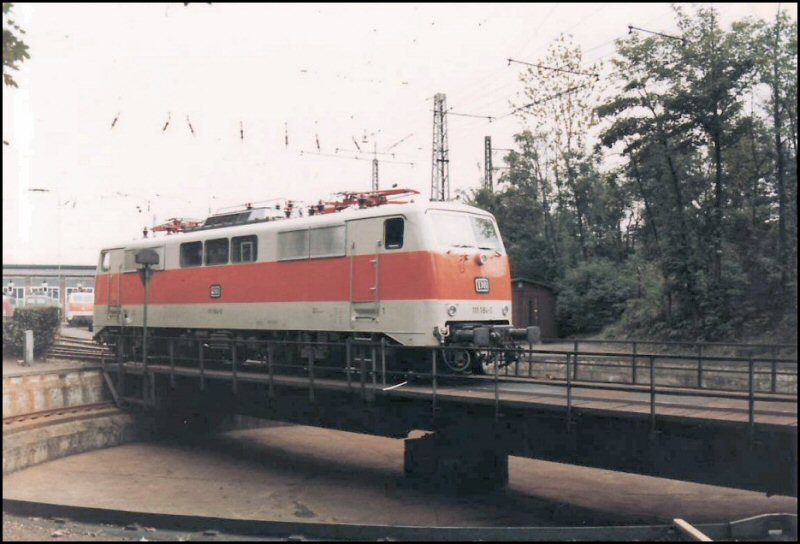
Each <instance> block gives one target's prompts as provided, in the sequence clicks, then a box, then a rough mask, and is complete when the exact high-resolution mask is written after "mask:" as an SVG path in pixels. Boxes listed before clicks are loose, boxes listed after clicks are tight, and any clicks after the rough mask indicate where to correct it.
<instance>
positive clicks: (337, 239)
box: [310, 225, 346, 258]
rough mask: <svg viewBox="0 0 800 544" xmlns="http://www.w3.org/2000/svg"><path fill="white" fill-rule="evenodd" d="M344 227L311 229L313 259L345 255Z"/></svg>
mask: <svg viewBox="0 0 800 544" xmlns="http://www.w3.org/2000/svg"><path fill="white" fill-rule="evenodd" d="M344 236H345V234H344V225H339V226H336V227H325V228H320V229H311V231H310V246H311V258H315V257H341V256H343V255H344V254H345V251H346V245H345V241H344Z"/></svg>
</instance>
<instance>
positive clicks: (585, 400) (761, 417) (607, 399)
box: [107, 362, 797, 429]
mask: <svg viewBox="0 0 800 544" xmlns="http://www.w3.org/2000/svg"><path fill="white" fill-rule="evenodd" d="M107 366H108V368H109V370H112V369H115V368H117V365H116V364H111V365H107ZM124 368H125V372H126V373H142V372H143V365H142V364H141V363H130V362H129V363H125V364H124ZM148 369H149V371H151V372H154V373H156V374H162V375H163V374H166V375H169V374H170V373H171V372H172V370H171V368H170V366H169V365H162V364H150V365H148ZM174 373H175V375H176V376H185V377H197V378H200V376H201V370H200V369H198V368H188V367H177V366H176V367H175V369H174ZM202 375H203V376H204V377H205V379H213V380H228V381H233V380H234V379H235V380H236V381H238V382H251V383H261V384H268V383H269V382H270V376H269V375H268V374H267V373H266V372H251V371H241V370H238V371H237V372H236V375H235V377H234V374H233V372H232V371H228V370H208V369H206V370H203V371H202ZM272 381H273V383H274V385H276V386H289V387H299V388H305V389H308V388H309V387H310V382H309V379H308V377H307V376H290V375H283V374H274V375H273V377H272ZM454 382H455V384H454ZM393 385H396V384H389V383H387V385H386V386H385V387H384V386H383V385H382V384H380V383H376V384H374V385H373V383H372V380H371V378H370V379H368V380H367V381H366V383H365V385H364V388H365V393H367V394H373V393H374V394H375V395H379V396H391V397H397V398H402V397H406V398H430V399H433V395H434V387H433V384H432V383H431V382H430V380H425V381H424V382H423V381H421V380H420V382H417V383H408V384H404V385H402V386H399V387H393V388H391V389H389V390H386V388H388V387H392V386H393ZM313 387H314V389H316V390H325V389H327V390H338V391H343V390H345V391H346V390H353V391H359V390H360V389H361V382H360V377H359V376H358V375H357V374H354V375H353V380H352V382H351V384H350V385H348V383H347V381H346V380H345V379H341V380H334V379H329V378H317V377H315V378H314V382H313ZM612 387H615V388H623V389H624V390H619V389H612ZM497 390H498V394H499V395H498V398H499V403H500V406H501V408H502V406H515V407H520V408H527V409H540V410H547V411H561V412H565V411H566V408H567V384H566V383H564V382H560V383H552V382H551V383H547V382H543V381H541V380H531V379H521V378H505V377H501V378H500V379H499V381H498V384H497ZM656 392H657V394H656V397H655V405H656V413H657V416H658V418H659V419H663V418H669V419H681V420H698V422H699V421H701V420H702V421H705V422H715V423H717V424H734V425H735V424H737V423H745V424H747V423H748V422H749V421H750V419H749V402H748V394H747V393H740V392H730V391H724V392H722V391H718V392H711V391H693V390H690V389H680V388H674V387H663V386H657V387H656ZM710 393H715V394H717V393H718V394H722V395H726V396H728V397H730V398H719V397H713V396H709V394H710ZM435 394H436V399H437V402H440V403H441V402H448V401H458V402H472V403H475V404H493V403H495V402H496V397H495V381H494V378H493V377H490V376H486V377H477V376H474V377H464V378H457V379H448V378H440V379H439V382H438V383H437V385H436V388H435ZM755 399H756V400H755V402H754V411H753V420H754V422H755V423H757V424H758V425H759V426H762V427H764V426H766V427H784V428H785V427H793V428H795V429H796V427H797V397H796V396H792V395H785V394H774V393H763V392H758V393H756V396H755ZM571 409H572V413H573V414H578V413H581V412H586V413H591V414H594V415H606V416H611V417H627V418H646V417H649V416H650V411H651V405H650V388H649V386H648V385H637V386H633V385H624V384H607V385H605V386H604V385H600V384H597V383H590V382H580V381H575V382H572V395H571Z"/></svg>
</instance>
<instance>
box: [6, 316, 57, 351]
mask: <svg viewBox="0 0 800 544" xmlns="http://www.w3.org/2000/svg"><path fill="white" fill-rule="evenodd" d="M59 326H60V310H59V309H58V308H57V307H55V306H48V307H40V308H17V309H16V310H14V317H13V318H12V319H10V320H8V321H4V322H3V353H4V354H5V353H8V354H11V355H15V356H18V357H19V356H22V355H23V353H24V350H25V331H26V330H32V331H33V349H34V356H36V357H39V356H41V355H42V354H45V353H47V351H48V350H49V349H50V347H51V346H52V345H53V343H54V342H55V337H56V333H58V329H59Z"/></svg>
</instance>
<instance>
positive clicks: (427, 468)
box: [404, 431, 508, 492]
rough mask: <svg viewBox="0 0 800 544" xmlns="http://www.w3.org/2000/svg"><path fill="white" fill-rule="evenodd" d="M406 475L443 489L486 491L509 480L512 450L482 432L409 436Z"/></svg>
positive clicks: (406, 450) (439, 432)
mask: <svg viewBox="0 0 800 544" xmlns="http://www.w3.org/2000/svg"><path fill="white" fill-rule="evenodd" d="M404 471H405V474H406V476H408V477H409V478H411V479H412V481H415V482H416V483H419V484H422V485H424V486H426V487H433V488H436V489H440V490H443V491H455V492H465V491H486V490H492V489H497V488H500V487H505V486H506V485H507V484H508V453H506V451H504V450H502V449H501V448H499V447H498V445H497V443H496V441H494V440H481V438H480V437H479V435H472V436H467V435H466V434H461V433H447V432H442V431H437V432H433V433H428V434H425V435H423V436H421V437H416V438H407V439H406V440H405V451H404Z"/></svg>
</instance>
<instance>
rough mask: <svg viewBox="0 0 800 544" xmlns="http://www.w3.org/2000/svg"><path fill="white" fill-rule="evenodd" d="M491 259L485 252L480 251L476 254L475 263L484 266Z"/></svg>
mask: <svg viewBox="0 0 800 544" xmlns="http://www.w3.org/2000/svg"><path fill="white" fill-rule="evenodd" d="M488 260H489V257H487V256H486V254H485V253H478V254H477V255H475V264H477V265H478V266H483V265H485V264H486V261H488Z"/></svg>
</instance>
